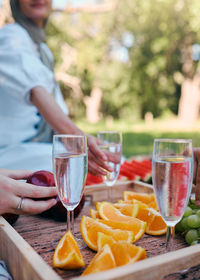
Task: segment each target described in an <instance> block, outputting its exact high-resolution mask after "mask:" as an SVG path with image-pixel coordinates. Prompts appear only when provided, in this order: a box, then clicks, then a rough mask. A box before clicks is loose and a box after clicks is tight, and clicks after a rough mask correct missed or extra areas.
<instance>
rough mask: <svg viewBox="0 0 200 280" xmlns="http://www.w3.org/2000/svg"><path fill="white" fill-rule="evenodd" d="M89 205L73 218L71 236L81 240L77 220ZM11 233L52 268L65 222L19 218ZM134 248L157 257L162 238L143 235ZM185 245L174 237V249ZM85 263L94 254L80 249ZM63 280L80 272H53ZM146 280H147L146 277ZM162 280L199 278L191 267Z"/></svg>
mask: <svg viewBox="0 0 200 280" xmlns="http://www.w3.org/2000/svg"><path fill="white" fill-rule="evenodd" d="M90 208H92V207H91V205H85V206H84V209H83V210H82V212H81V214H80V215H79V216H78V217H77V218H76V219H75V235H76V236H77V237H79V238H81V235H80V228H79V225H80V220H81V217H82V215H88V216H89V209H90ZM93 208H94V207H93ZM14 228H15V230H16V231H17V232H18V233H19V234H20V235H21V236H22V237H23V238H24V239H25V240H26V241H27V242H28V243H29V244H30V245H31V246H32V247H33V248H34V250H35V251H36V252H37V253H38V254H39V255H40V256H41V257H42V258H43V259H44V260H45V261H46V262H47V263H48V264H49V265H50V266H51V267H52V257H53V253H54V248H55V246H56V244H57V242H58V240H59V239H60V238H61V237H62V235H63V234H64V233H65V232H66V223H65V222H64V223H63V222H56V221H54V220H52V219H48V218H44V217H40V216H21V217H20V218H19V219H18V221H17V222H16V224H15V225H14ZM135 244H136V245H139V246H142V247H143V248H145V249H146V251H147V257H148V258H151V257H152V256H157V255H161V256H160V257H162V254H163V253H165V236H157V237H153V236H150V235H146V234H145V235H144V236H143V237H142V238H141V239H140V240H138V241H137V242H136V243H135ZM186 246H187V244H186V243H185V241H184V238H183V237H182V236H180V235H176V238H175V249H180V248H183V247H186ZM81 252H82V254H83V258H84V261H85V264H86V265H88V264H89V262H90V261H91V259H92V257H93V256H94V255H95V252H93V251H92V250H90V249H89V248H88V247H86V248H84V249H82V250H81ZM54 270H55V271H56V272H57V273H58V274H59V275H60V276H61V278H63V279H70V278H72V277H75V276H79V275H80V274H81V273H82V271H83V270H84V269H79V270H73V271H72V270H61V269H54ZM147 279H148V278H147ZM163 279H165V280H175V279H190V280H194V279H200V265H198V266H195V267H192V268H190V269H189V270H187V271H186V272H181V273H180V272H177V273H173V274H170V271H169V275H167V276H165V277H164V278H163Z"/></svg>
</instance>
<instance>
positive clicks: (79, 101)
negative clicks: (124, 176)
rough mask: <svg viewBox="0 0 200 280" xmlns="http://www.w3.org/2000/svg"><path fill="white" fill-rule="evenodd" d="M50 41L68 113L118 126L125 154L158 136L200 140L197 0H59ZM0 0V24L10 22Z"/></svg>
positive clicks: (148, 146) (91, 123) (101, 126)
mask: <svg viewBox="0 0 200 280" xmlns="http://www.w3.org/2000/svg"><path fill="white" fill-rule="evenodd" d="M52 3H53V11H52V15H51V17H50V19H49V23H48V26H47V44H48V46H49V47H50V49H51V50H52V52H53V54H54V57H55V74H56V79H57V80H58V81H59V83H60V86H61V89H62V92H63V95H64V98H65V100H66V103H67V104H68V107H69V110H70V116H71V118H72V119H73V120H74V121H75V122H76V123H77V125H78V126H79V127H81V128H82V129H83V130H84V131H86V132H88V133H92V134H94V135H95V134H96V132H97V131H98V130H105V129H108V130H121V131H122V132H123V153H124V155H125V156H126V157H130V156H134V155H146V154H148V155H149V154H151V152H152V143H153V139H154V138H155V137H172V138H177V137H180V138H192V139H193V142H194V146H200V121H199V108H200V64H199V60H200V16H199V14H200V1H199V0H109V1H106V0H104V1H103V0H90V1H86V0H73V1H72V0H71V1H69V0H54V1H53V2H52ZM11 21H12V18H11V15H10V10H9V1H8V0H0V26H3V25H4V24H5V23H8V22H11Z"/></svg>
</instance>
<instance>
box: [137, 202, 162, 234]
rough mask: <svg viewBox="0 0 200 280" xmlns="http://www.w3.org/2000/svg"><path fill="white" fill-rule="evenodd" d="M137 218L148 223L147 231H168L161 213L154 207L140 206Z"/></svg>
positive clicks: (152, 232) (153, 232)
mask: <svg viewBox="0 0 200 280" xmlns="http://www.w3.org/2000/svg"><path fill="white" fill-rule="evenodd" d="M137 218H138V219H140V220H141V221H144V222H146V223H147V227H146V231H145V232H146V233H148V234H151V235H162V234H165V233H166V232H167V226H166V223H165V222H164V220H163V218H162V217H161V215H160V213H159V212H157V211H156V210H155V209H153V208H142V207H140V209H139V212H138V215H137Z"/></svg>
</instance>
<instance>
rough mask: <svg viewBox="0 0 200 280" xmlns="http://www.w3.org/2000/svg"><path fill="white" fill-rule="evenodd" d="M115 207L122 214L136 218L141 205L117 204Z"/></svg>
mask: <svg viewBox="0 0 200 280" xmlns="http://www.w3.org/2000/svg"><path fill="white" fill-rule="evenodd" d="M114 207H115V208H117V209H119V211H120V212H121V213H122V214H124V215H126V216H131V217H136V216H137V215H138V211H139V205H138V204H137V203H134V204H122V203H115V204H114Z"/></svg>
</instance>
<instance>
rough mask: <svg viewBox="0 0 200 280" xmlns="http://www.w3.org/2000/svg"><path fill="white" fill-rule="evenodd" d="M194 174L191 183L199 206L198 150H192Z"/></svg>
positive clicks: (199, 167) (199, 162)
mask: <svg viewBox="0 0 200 280" xmlns="http://www.w3.org/2000/svg"><path fill="white" fill-rule="evenodd" d="M193 154H194V174H193V183H194V184H195V200H196V204H197V205H198V206H200V148H194V150H193Z"/></svg>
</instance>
